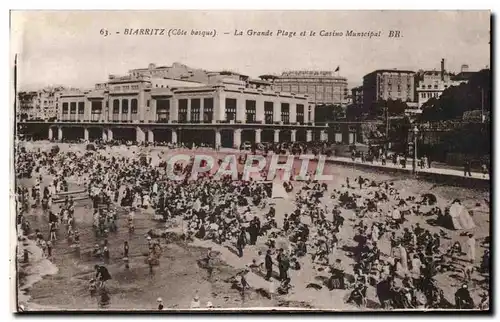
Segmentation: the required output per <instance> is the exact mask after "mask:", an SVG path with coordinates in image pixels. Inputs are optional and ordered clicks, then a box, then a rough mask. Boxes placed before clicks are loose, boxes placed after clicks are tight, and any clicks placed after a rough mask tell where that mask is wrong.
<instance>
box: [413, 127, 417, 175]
mask: <svg viewBox="0 0 500 322" xmlns="http://www.w3.org/2000/svg"><path fill="white" fill-rule="evenodd" d="M417 135H418V128H417V126H416V125H415V127H414V128H413V173H416V172H417Z"/></svg>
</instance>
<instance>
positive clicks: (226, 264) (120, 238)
mask: <svg viewBox="0 0 500 322" xmlns="http://www.w3.org/2000/svg"><path fill="white" fill-rule="evenodd" d="M49 148H50V146H49ZM72 148H74V149H80V147H72ZM325 172H327V173H329V174H332V175H334V180H333V181H331V182H329V184H328V191H329V192H331V191H332V190H333V189H335V188H339V187H340V186H341V185H342V184H344V183H345V180H346V178H347V177H349V178H351V180H352V179H354V178H356V177H358V176H360V175H361V176H363V177H366V178H369V179H370V180H376V181H382V180H389V181H390V182H393V184H394V187H395V188H396V189H398V191H400V193H403V194H407V195H419V194H420V193H421V192H423V191H426V192H427V191H431V192H432V193H433V194H435V195H436V196H437V197H438V200H439V203H440V205H446V204H448V203H449V202H451V200H453V199H455V198H460V199H461V200H462V203H463V204H464V205H465V206H466V207H467V208H469V209H474V222H475V224H476V228H475V229H474V233H475V236H476V239H477V240H480V239H482V238H484V237H486V236H489V228H490V223H489V216H490V213H489V206H488V203H487V202H485V199H487V198H489V192H487V191H476V190H471V189H465V188H459V187H450V186H439V185H434V184H432V183H428V182H424V181H420V180H415V179H408V178H406V177H401V178H400V177H397V176H391V175H385V174H374V173H370V172H365V171H362V170H358V169H355V168H349V167H340V166H333V165H327V169H326V170H325ZM75 181H76V180H75ZM19 183H20V184H24V185H28V186H31V185H32V183H30V181H29V180H26V179H23V180H20V182H19ZM42 185H43V183H42ZM301 185H302V183H298V184H296V186H295V189H294V191H293V193H291V194H290V197H291V199H290V200H282V199H277V200H272V201H271V202H272V203H273V204H274V207H275V209H276V221H277V223H278V227H279V228H280V227H281V226H282V223H283V218H284V214H285V213H290V212H292V211H293V208H294V204H293V202H291V201H292V200H293V198H294V194H295V192H296V191H297V190H298V189H299V188H300V186H301ZM81 188H82V187H81V186H79V185H78V184H76V182H72V183H71V185H70V189H69V190H77V189H81ZM329 195H330V194H329V193H328V194H327V195H326V196H325V197H324V198H323V200H322V202H323V203H324V204H325V205H329V206H330V205H331V204H332V202H333V201H332V200H331V199H330V198H329ZM478 202H479V203H480V204H481V205H480V207H477V206H476V203H478ZM267 209H268V208H266V209H264V210H261V209H257V208H254V209H253V213H254V214H255V215H256V216H259V217H262V216H263V214H264V213H265V212H266V211H267ZM126 215H127V212H126V211H125V210H123V209H120V208H118V222H117V224H118V227H119V229H118V232H116V233H110V235H109V237H108V241H109V243H110V244H109V248H110V253H111V259H110V262H109V264H107V265H106V267H107V268H108V270H109V271H110V273H111V275H112V280H111V281H109V282H108V284H107V287H108V289H109V291H110V296H111V304H110V306H109V307H108V308H107V309H109V310H154V309H155V308H156V299H157V298H158V297H161V298H162V299H163V301H164V303H165V306H166V307H167V308H169V309H188V308H189V305H190V301H191V299H192V297H193V295H194V294H195V293H197V294H199V296H200V299H201V303H202V305H205V303H206V302H207V301H211V302H212V303H213V304H214V306H215V307H217V308H250V307H303V308H316V309H337V310H355V309H358V308H357V307H354V306H352V305H349V304H344V301H345V299H346V297H347V296H348V294H349V290H333V291H329V290H327V289H326V288H323V289H321V290H315V289H311V288H306V286H307V285H308V284H309V283H318V281H321V279H322V278H325V275H326V272H322V271H319V270H318V268H319V267H317V265H313V264H312V263H310V261H308V260H307V259H306V260H304V259H302V261H301V266H302V268H301V270H298V271H294V270H292V271H291V272H290V277H291V280H292V285H293V288H292V290H291V291H290V293H289V294H287V295H283V296H273V297H272V298H271V299H269V298H267V297H266V296H263V295H262V294H260V293H259V292H256V291H255V290H256V289H259V288H262V289H269V288H272V287H273V286H272V285H269V284H270V283H269V282H267V281H265V280H264V279H263V278H262V276H260V275H259V274H258V273H257V274H256V273H255V272H251V273H249V276H248V277H247V279H248V281H249V284H250V286H251V287H252V288H253V290H250V291H248V292H247V293H246V294H245V296H244V297H242V296H241V294H240V292H239V291H237V290H235V289H232V288H231V283H230V279H231V278H232V277H233V276H235V274H236V273H237V272H239V271H241V269H244V268H245V267H246V266H248V264H250V263H252V260H254V259H256V260H262V256H260V255H259V251H260V252H262V251H264V250H265V245H263V242H264V241H263V240H262V239H261V240H260V241H259V242H258V243H257V245H255V246H247V248H245V254H244V256H243V258H239V257H237V255H236V254H234V246H232V245H231V244H228V245H217V244H215V243H213V242H208V241H200V240H195V241H194V242H191V243H188V242H185V241H181V240H180V239H179V238H177V237H176V236H175V234H172V235H171V236H170V237H169V238H166V239H163V238H162V239H161V246H162V248H163V250H164V251H163V254H162V256H161V258H160V265H159V266H157V267H155V274H154V276H153V277H151V276H150V275H149V272H148V265H147V264H145V262H144V259H145V254H147V242H146V238H145V234H146V233H147V232H148V231H149V230H150V229H152V228H159V229H163V228H164V227H165V224H163V223H159V222H156V221H154V220H153V218H152V217H153V213H152V210H151V209H150V210H149V211H142V212H141V213H138V214H137V216H136V218H135V221H134V222H135V227H136V229H135V232H134V233H133V234H130V233H129V232H128V230H127V229H126V226H127V223H126V218H125V216H126ZM342 216H344V218H346V225H345V228H344V229H342V231H341V233H340V234H339V236H338V237H339V240H340V245H339V247H338V248H339V249H337V251H335V252H334V253H333V254H332V255H331V259H342V262H343V265H344V268H345V270H346V273H347V274H352V263H353V259H352V258H350V257H348V256H346V254H345V252H344V251H342V250H341V249H340V248H341V246H352V245H354V244H353V241H352V237H353V236H354V229H353V227H352V224H350V223H351V222H352V221H353V218H354V213H353V212H352V211H349V210H343V211H342ZM47 217H48V216H47V215H44V214H42V211H41V210H40V209H33V210H32V211H31V212H30V213H29V215H28V216H27V219H28V220H29V221H30V223H31V225H32V228H33V230H34V229H40V230H41V231H42V232H43V233H44V235H47V232H48V218H47ZM75 221H76V225H77V227H78V230H79V231H80V236H81V250H80V254H77V253H76V252H75V250H74V249H73V248H71V247H70V245H69V244H68V243H67V242H66V240H65V239H64V234H63V232H62V230H61V231H60V233H59V236H58V241H57V242H56V243H55V246H54V251H53V258H51V260H50V261H49V260H47V259H44V258H42V257H41V251H40V250H39V249H38V248H37V247H36V245H34V241H25V242H21V244H23V247H28V249H29V250H30V251H31V252H32V253H33V254H32V255H31V256H30V259H31V260H30V264H29V265H27V266H26V267H24V268H23V270H24V271H25V273H26V276H25V277H24V278H23V279H21V280H20V290H21V292H20V293H19V294H20V295H19V301H20V303H21V304H23V305H24V306H25V307H26V309H27V310H54V309H57V310H98V309H99V308H98V303H97V299H96V298H93V297H91V296H90V294H89V290H88V282H89V279H90V278H91V276H92V274H93V266H94V264H97V263H100V262H98V261H96V260H95V259H94V258H92V257H91V256H90V252H91V250H92V247H93V245H94V244H95V243H96V238H95V237H94V232H93V229H92V208H91V203H90V201H89V200H84V201H77V202H76V207H75ZM417 222H418V223H420V225H421V226H423V227H425V228H427V229H429V230H430V231H431V232H438V231H439V229H440V227H432V226H430V225H429V224H428V223H426V221H425V220H424V219H423V218H421V217H409V218H408V221H407V222H405V224H404V225H403V227H410V226H411V225H414V224H416V223H417ZM306 223H307V221H306ZM181 225H182V223H180V222H177V223H176V225H173V226H172V227H171V230H172V231H179V226H181ZM447 233H448V235H449V236H450V237H451V239H450V240H443V241H442V244H443V248H446V247H448V246H449V245H448V244H450V245H451V243H452V242H454V241H457V240H458V241H460V242H463V241H464V240H465V237H464V236H460V232H459V231H447ZM125 240H127V241H128V242H129V245H130V255H129V258H130V269H129V270H126V269H125V267H124V264H123V261H122V257H123V256H122V249H123V242H124V241H125ZM280 243H282V244H281V246H282V247H287V243H286V241H280ZM24 244H26V245H24ZM380 244H381V246H380V248H381V251H382V253H384V254H387V253H388V252H389V251H388V247H389V246H388V240H387V239H386V238H383V239H382V240H381V241H380ZM477 245H478V249H477V251H476V254H477V255H476V256H477V257H478V258H476V261H479V260H480V256H481V255H482V253H483V251H484V249H482V248H481V247H480V243H479V242H478V243H477ZM207 249H211V250H214V251H217V252H218V253H219V254H220V262H219V264H217V265H216V266H215V267H214V270H213V272H212V274H209V273H208V272H207V270H206V269H204V268H202V267H200V265H199V264H198V260H200V259H202V258H203V257H204V256H206V254H207ZM436 280H437V281H438V283H439V286H440V287H441V288H442V289H443V290H444V292H445V294H447V295H450V296H452V295H453V294H454V291H455V290H456V289H457V287H459V286H460V283H461V282H460V280H459V278H457V277H455V276H453V274H452V273H449V274H439V275H438V276H437V277H436ZM472 280H473V281H475V282H474V283H476V287H473V288H471V289H470V291H471V295H472V296H473V298H474V300H475V302H478V301H479V294H480V293H481V292H483V289H482V287H481V285H480V280H479V277H478V276H477V274H476V275H473V278H472ZM367 297H368V299H369V307H370V308H372V309H373V308H375V309H376V308H377V305H378V301H377V299H376V294H375V291H374V288H373V287H371V288H369V290H368V295H367ZM448 300H449V301H451V302H452V303H453V302H454V299H453V298H451V297H450V298H449V299H448Z"/></svg>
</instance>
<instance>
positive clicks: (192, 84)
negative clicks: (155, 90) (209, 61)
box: [152, 78, 206, 88]
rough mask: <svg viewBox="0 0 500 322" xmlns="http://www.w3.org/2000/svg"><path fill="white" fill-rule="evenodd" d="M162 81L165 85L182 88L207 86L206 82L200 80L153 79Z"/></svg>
mask: <svg viewBox="0 0 500 322" xmlns="http://www.w3.org/2000/svg"><path fill="white" fill-rule="evenodd" d="M155 80H156V81H160V80H161V83H162V84H163V85H166V86H168V87H171V88H173V87H175V88H180V87H203V86H206V84H204V83H200V82H195V81H188V80H179V79H173V78H157V79H153V80H152V81H153V82H154V81H155Z"/></svg>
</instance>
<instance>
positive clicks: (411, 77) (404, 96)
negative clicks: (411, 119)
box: [363, 69, 416, 111]
mask: <svg viewBox="0 0 500 322" xmlns="http://www.w3.org/2000/svg"><path fill="white" fill-rule="evenodd" d="M381 100H386V101H387V100H401V101H403V102H416V98H415V72H413V71H409V70H397V69H381V70H376V71H373V72H371V73H369V74H367V75H365V76H364V77H363V108H364V110H365V111H368V110H369V109H370V108H372V106H373V104H375V103H376V102H378V101H381Z"/></svg>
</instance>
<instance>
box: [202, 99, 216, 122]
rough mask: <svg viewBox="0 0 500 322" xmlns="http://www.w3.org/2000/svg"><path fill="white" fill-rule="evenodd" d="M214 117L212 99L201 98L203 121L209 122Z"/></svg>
mask: <svg viewBox="0 0 500 322" xmlns="http://www.w3.org/2000/svg"><path fill="white" fill-rule="evenodd" d="M213 118H214V99H213V98H205V99H204V100H203V121H204V122H207V123H210V122H212V120H213Z"/></svg>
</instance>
